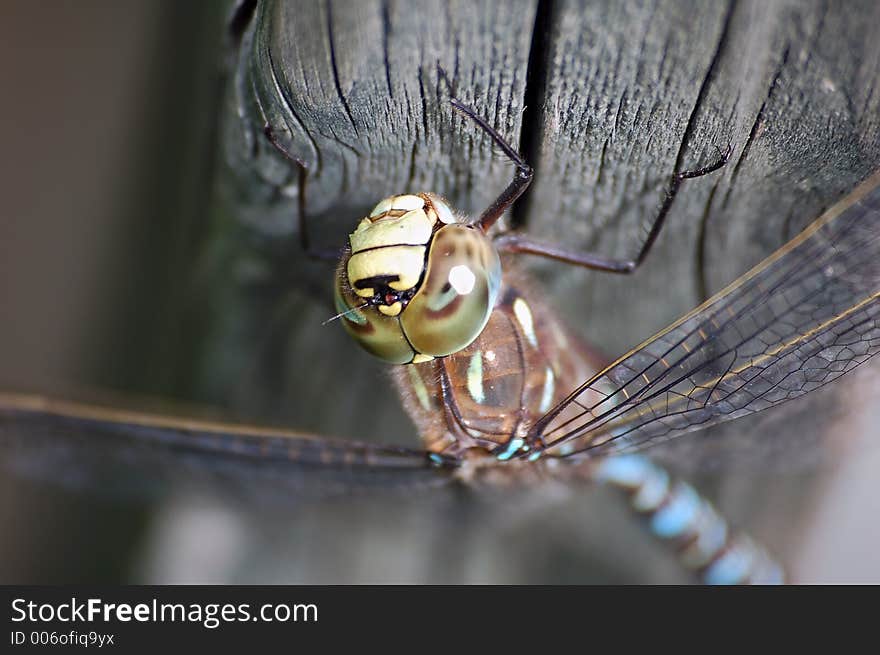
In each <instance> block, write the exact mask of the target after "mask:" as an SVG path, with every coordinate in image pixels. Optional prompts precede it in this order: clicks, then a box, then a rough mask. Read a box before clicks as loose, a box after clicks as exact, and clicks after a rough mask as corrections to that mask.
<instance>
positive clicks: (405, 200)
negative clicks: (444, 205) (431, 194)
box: [391, 194, 425, 211]
mask: <svg viewBox="0 0 880 655" xmlns="http://www.w3.org/2000/svg"><path fill="white" fill-rule="evenodd" d="M424 206H425V201H424V200H423V199H422V198H420V197H419V196H414V195H410V194H407V195H403V196H394V197H393V198H391V209H402V210H404V211H410V210H412V209H421V208H422V207H424Z"/></svg>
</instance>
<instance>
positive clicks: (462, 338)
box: [335, 193, 501, 364]
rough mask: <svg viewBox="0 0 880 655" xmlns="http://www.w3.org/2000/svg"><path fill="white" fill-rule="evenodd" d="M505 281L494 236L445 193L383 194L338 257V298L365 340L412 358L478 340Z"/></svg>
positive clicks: (384, 352) (346, 321) (401, 358)
mask: <svg viewBox="0 0 880 655" xmlns="http://www.w3.org/2000/svg"><path fill="white" fill-rule="evenodd" d="M500 286H501V260H500V259H499V257H498V253H497V252H496V250H495V247H494V246H493V245H492V241H491V239H489V238H488V237H487V236H486V235H485V234H484V233H483V231H482V230H480V229H479V228H478V227H475V226H471V225H468V224H466V223H465V222H463V221H460V220H459V219H457V218H456V216H455V215H454V214H453V212H452V210H450V208H449V205H447V203H446V202H445V201H444V200H443V199H441V198H440V197H438V196H436V195H434V194H430V193H421V194H418V195H403V196H391V197H389V198H385V200H383V201H382V202H380V203H379V204H378V205H376V207H375V208H374V209H373V211H372V212H370V215H369V216H367V217H366V218H364V219H363V220H361V222H360V223H359V224H358V226H357V228H356V229H355V231H354V232H352V233H351V235H350V236H349V248H348V249H347V250H346V252H345V254H344V255H343V257H342V260H341V261H340V263H339V268H338V269H337V276H336V288H335V297H336V307H337V311H339V312H340V314H341V315H342V317H341V318H342V322H343V325H344V326H345V328H346V329H347V330H348V332H349V333H350V334H351V335H352V336H353V337H354V338H355V340H356V341H357V342H358V343H360V344H361V346H363V347H364V348H365V349H366V350H367V351H369V352H370V353H372V354H374V355H376V356H378V357H380V358H382V359H384V360H386V361H389V362H392V363H395V364H409V363H418V362H423V361H428V360H430V359H433V358H434V357H443V356H445V355H449V354H452V353H454V352H457V351H459V350H461V349H462V348H464V347H465V346H467V345H469V344H470V343H471V342H473V341H474V339H476V338H477V337H478V336H479V334H480V332H482V330H483V328H484V327H485V326H486V322H487V321H488V320H489V315H490V314H491V313H492V309H493V307H494V306H495V300H496V298H497V296H498V290H499V288H500Z"/></svg>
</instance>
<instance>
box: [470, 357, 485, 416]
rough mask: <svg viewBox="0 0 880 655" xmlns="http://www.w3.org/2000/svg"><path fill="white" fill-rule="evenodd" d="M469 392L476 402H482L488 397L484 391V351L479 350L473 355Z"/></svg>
mask: <svg viewBox="0 0 880 655" xmlns="http://www.w3.org/2000/svg"><path fill="white" fill-rule="evenodd" d="M467 388H468V393H469V394H470V395H471V398H473V399H474V400H475V401H476V402H478V403H482V402H483V400H485V398H486V393H485V392H484V391H483V353H482V352H480V351H479V350H478V351H476V352H475V353H474V354H473V355H471V361H470V363H469V364H468V372H467Z"/></svg>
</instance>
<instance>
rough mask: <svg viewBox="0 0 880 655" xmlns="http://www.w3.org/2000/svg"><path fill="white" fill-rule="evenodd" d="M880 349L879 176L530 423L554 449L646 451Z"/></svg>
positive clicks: (756, 407) (801, 389)
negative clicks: (534, 423) (711, 296)
mask: <svg viewBox="0 0 880 655" xmlns="http://www.w3.org/2000/svg"><path fill="white" fill-rule="evenodd" d="M878 350H880V174H875V175H873V176H872V177H871V178H870V179H868V180H867V181H866V182H865V183H863V184H862V185H861V186H860V187H859V188H858V189H856V190H855V191H854V192H853V193H852V194H850V195H849V196H848V197H847V198H845V199H844V200H843V201H842V202H840V203H838V204H837V205H836V206H835V207H833V208H832V209H831V210H829V211H828V212H826V213H825V214H824V215H823V216H822V217H821V218H819V219H818V220H817V221H815V222H814V223H813V224H812V225H811V226H810V227H808V228H807V229H806V230H805V231H804V232H803V233H801V234H800V235H799V236H798V237H796V238H795V239H794V240H793V241H791V242H790V243H789V244H787V245H786V246H784V247H783V248H782V249H780V250H779V251H777V252H776V253H775V254H773V255H772V256H771V257H769V258H768V259H766V260H765V261H764V262H762V263H761V264H759V265H758V266H757V267H755V268H754V269H752V270H751V271H750V272H749V273H747V274H746V275H744V276H743V277H741V278H740V279H738V280H737V281H736V282H734V283H733V284H731V285H730V286H729V287H727V288H726V289H725V290H723V291H722V292H721V293H719V294H718V295H716V296H715V297H713V298H711V299H710V300H708V301H707V302H706V303H704V304H703V305H702V306H700V307H698V308H697V309H695V310H694V311H693V312H691V313H690V314H688V315H686V316H685V317H683V318H682V319H680V320H679V321H678V322H677V323H675V324H673V325H672V326H670V327H669V328H667V329H666V330H664V331H663V332H661V333H659V334H657V335H656V336H654V337H652V338H651V339H649V340H648V341H646V342H645V343H643V344H641V345H640V346H638V347H637V348H636V349H634V350H633V351H631V352H630V353H628V354H626V355H624V356H623V357H621V358H620V359H619V360H617V361H616V362H615V363H613V364H612V365H610V366H609V367H608V368H606V369H605V370H604V371H602V372H601V373H599V374H598V375H596V376H595V377H593V378H592V379H590V380H588V381H587V382H586V383H584V384H583V385H582V386H580V387H579V388H578V389H576V390H575V391H574V392H573V393H572V394H571V395H569V396H568V398H566V399H565V400H564V401H563V402H561V403H560V404H559V405H557V406H556V407H554V408H553V409H552V410H550V412H548V413H547V414H546V415H545V416H544V417H543V418H542V419H541V420H540V421H538V423H537V424H536V425H535V427H534V428H533V435H534V436H536V437H540V438H541V440H542V441H543V444H544V445H543V446H542V448H541V449H542V450H543V451H545V452H546V453H547V454H550V455H558V456H569V455H572V454H577V453H588V454H590V455H609V454H613V453H620V452H629V451H635V450H641V449H643V448H645V447H647V446H650V445H654V444H656V443H659V442H661V441H664V440H667V439H670V438H673V437H675V436H678V435H680V434H683V433H685V432H687V431H689V430H695V429H700V428H703V427H706V426H709V425H712V424H715V423H718V422H721V421H725V420H728V419H734V418H738V417H740V416H744V415H746V414H751V413H754V412H758V411H761V410H763V409H766V408H768V407H772V406H774V405H778V404H779V403H782V402H784V401H786V400H790V399H792V398H796V397H798V396H801V395H803V394H806V393H809V392H810V391H813V390H814V389H817V388H819V387H821V386H823V385H825V384H827V383H828V382H831V381H832V380H834V379H836V378H838V377H840V376H841V375H843V374H844V373H846V372H847V371H849V370H851V369H852V368H854V367H856V366H858V365H859V364H861V363H862V362H864V361H866V360H867V359H868V358H870V357H872V356H873V355H875V354H876V353H877V352H878Z"/></svg>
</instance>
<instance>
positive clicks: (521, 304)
mask: <svg viewBox="0 0 880 655" xmlns="http://www.w3.org/2000/svg"><path fill="white" fill-rule="evenodd" d="M513 315H514V316H516V320H517V322H519V326H520V327H521V328H522V331H523V334H525V335H526V340H527V341H528V342H529V344H531V346H532V348H537V347H538V337H537V336H536V335H535V324H534V322H533V321H532V310H530V309H529V306H528V305H527V304H526V301H525V300H523V299H522V298H517V299H516V300H514V301H513Z"/></svg>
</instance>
